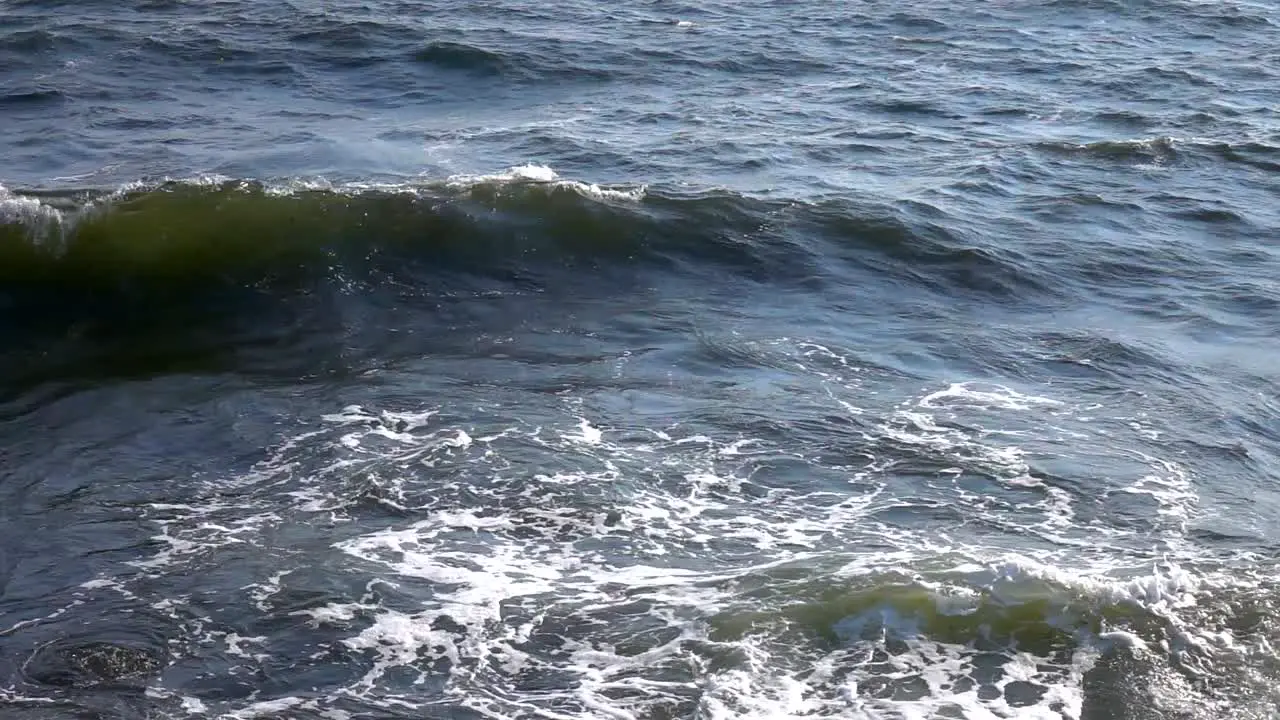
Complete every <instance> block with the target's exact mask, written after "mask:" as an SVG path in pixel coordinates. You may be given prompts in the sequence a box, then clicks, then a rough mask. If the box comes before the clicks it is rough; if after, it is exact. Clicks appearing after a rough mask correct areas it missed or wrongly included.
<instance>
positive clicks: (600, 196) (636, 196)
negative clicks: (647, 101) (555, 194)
mask: <svg viewBox="0 0 1280 720" xmlns="http://www.w3.org/2000/svg"><path fill="white" fill-rule="evenodd" d="M502 184H534V185H545V186H548V187H551V188H555V189H567V190H572V191H573V192H576V193H578V194H579V195H583V196H584V197H589V198H592V199H594V200H601V201H606V200H607V201H625V202H638V201H639V200H641V199H643V198H644V194H645V187H644V186H639V187H633V188H607V187H603V186H600V185H596V184H593V183H586V182H581V181H578V180H565V179H562V178H561V177H560V175H559V174H558V173H557V172H556V171H555V170H552V169H551V168H549V167H547V166H545V165H537V164H533V163H529V164H525V165H516V166H513V167H510V168H507V169H506V170H505V171H503V172H500V173H493V174H489V175H454V176H451V177H450V178H449V179H448V180H447V185H448V186H450V187H453V188H458V189H464V188H471V187H475V186H477V185H502Z"/></svg>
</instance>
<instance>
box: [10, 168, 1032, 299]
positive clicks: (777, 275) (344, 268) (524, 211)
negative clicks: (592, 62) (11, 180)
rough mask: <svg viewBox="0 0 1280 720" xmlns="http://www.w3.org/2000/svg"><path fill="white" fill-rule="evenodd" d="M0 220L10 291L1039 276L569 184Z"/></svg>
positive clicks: (753, 205) (689, 201) (999, 281)
mask: <svg viewBox="0 0 1280 720" xmlns="http://www.w3.org/2000/svg"><path fill="white" fill-rule="evenodd" d="M5 218H7V219H5ZM0 219H2V222H0V292H12V291H13V290H14V288H23V287H25V288H32V287H59V288H63V289H85V288H99V289H101V288H118V287H120V286H122V285H130V284H139V283H141V284H143V285H156V286H172V285H177V286H180V287H185V286H203V285H205V284H209V283H214V284H217V283H225V282H233V283H272V282H277V281H281V280H286V281H296V280H298V279H299V278H316V277H325V276H341V277H343V278H345V279H346V280H348V281H356V282H359V281H360V280H361V279H362V278H363V276H364V275H365V274H367V273H369V272H371V271H384V272H396V271H400V270H404V269H406V268H413V269H415V270H420V271H423V272H435V273H449V272H464V273H471V274H479V275H490V276H495V277H510V276H511V275H512V274H513V273H515V274H528V275H535V276H536V275H543V276H546V275H551V274H554V273H556V272H559V271H563V270H579V271H580V270H592V271H612V270H629V269H634V268H637V267H661V268H663V269H672V268H677V267H679V268H684V269H686V270H689V271H691V272H694V273H729V274H735V275H739V276H743V277H746V278H749V279H751V280H754V281H757V282H765V283H784V284H785V283H792V282H807V283H813V282H820V281H821V279H822V277H823V276H824V269H823V266H824V264H825V263H830V262H831V261H832V260H836V261H838V262H843V263H851V264H854V265H857V266H860V267H862V268H865V269H867V270H870V271H873V272H877V273H884V274H886V275H889V276H899V277H900V278H901V279H903V280H907V281H911V282H919V283H924V284H925V285H930V286H934V285H939V284H947V283H963V284H969V285H970V289H971V290H976V291H979V292H991V291H995V292H999V293H1010V292H1021V291H1027V290H1034V289H1035V288H1036V287H1037V281H1035V280H1034V279H1033V278H1032V277H1031V276H1029V275H1024V274H1022V270H1020V269H1019V268H1018V267H1017V266H1015V265H1012V264H1010V263H1009V262H1008V261H1007V260H1006V259H1003V258H998V257H995V256H992V255H986V254H982V253H975V252H974V251H973V250H971V249H969V248H967V247H966V246H965V243H964V242H963V241H961V240H960V239H958V238H955V237H951V236H950V235H948V234H947V233H946V232H945V231H943V230H942V229H941V228H939V227H937V226H934V225H932V224H930V223H929V222H928V221H927V220H923V219H921V218H915V217H913V216H912V214H911V213H910V212H909V211H907V210H903V209H895V208H873V207H858V206H856V205H852V204H847V203H833V204H826V205H823V204H818V205H811V204H801V203H789V202H781V201H764V200H758V199H752V198H747V197H744V196H739V195H734V194H726V193H709V194H701V195H697V196H682V195H676V194H667V195H664V194H662V193H659V192H650V193H647V194H646V193H644V192H643V191H642V190H639V189H633V190H617V189H602V188H599V187H596V186H590V185H585V184H582V183H575V182H567V181H536V182H526V181H519V182H513V181H510V179H501V180H491V179H490V180H486V179H483V178H482V179H478V180H475V181H472V182H465V183H462V182H455V183H443V184H436V185H429V186H420V187H410V186H395V187H360V188H344V189H340V190H335V189H316V188H308V187H305V186H292V187H288V188H275V187H271V186H267V185H263V184H259V183H249V182H239V181H227V182H222V183H168V184H164V185H161V186H157V187H144V188H137V189H130V190H126V191H122V192H119V193H115V194H110V195H101V194H98V195H96V196H95V195H92V194H81V195H75V194H70V195H68V194H59V195H48V194H46V195H43V196H39V195H27V196H24V197H21V198H19V197H16V196H13V195H12V194H10V195H8V196H0ZM979 278H980V282H979V281H977V279H979ZM975 282H976V284H974V283H975ZM1019 288H1021V290H1019Z"/></svg>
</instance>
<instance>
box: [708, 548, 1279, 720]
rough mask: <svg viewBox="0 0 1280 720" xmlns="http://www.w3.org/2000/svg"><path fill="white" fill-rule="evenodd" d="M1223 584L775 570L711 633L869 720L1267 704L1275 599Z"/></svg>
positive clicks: (753, 584) (1187, 713)
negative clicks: (1268, 602) (842, 700)
mask: <svg viewBox="0 0 1280 720" xmlns="http://www.w3.org/2000/svg"><path fill="white" fill-rule="evenodd" d="M993 570H995V571H996V572H995V574H992V571H993ZM1225 582H1226V583H1227V584H1217V583H1205V584H1203V585H1202V586H1197V587H1190V586H1186V587H1184V586H1181V585H1179V582H1178V580H1177V579H1176V574H1175V575H1171V576H1168V577H1163V578H1161V577H1153V578H1143V579H1140V580H1134V581H1130V582H1119V581H1118V582H1116V583H1114V584H1100V583H1098V582H1096V581H1095V582H1089V583H1083V582H1079V581H1074V580H1072V579H1070V578H1067V577H1052V576H1046V575H1043V574H1041V573H1040V572H1039V571H1036V570H1030V569H1029V568H1012V569H1010V568H1005V569H1004V570H1003V571H1002V570H1000V569H998V568H994V569H993V568H978V567H975V566H971V567H969V568H967V569H958V570H936V569H933V570H928V569H926V570H919V571H916V572H905V571H901V570H898V571H888V572H882V571H877V572H859V573H858V574H854V575H847V574H845V573H843V572H836V573H834V574H833V573H826V572H822V573H820V572H818V571H816V570H807V569H800V568H789V569H775V570H771V571H765V572H761V573H760V574H758V575H757V576H756V577H755V578H753V579H751V580H749V581H745V582H744V581H743V580H741V579H739V580H736V581H735V583H734V589H735V590H736V591H737V593H736V596H737V598H738V599H737V601H735V603H732V604H731V606H730V607H728V608H726V609H724V610H723V611H722V612H720V613H718V614H716V615H715V616H714V617H713V618H712V619H711V621H710V624H711V626H710V633H709V638H710V639H711V640H713V641H715V642H717V643H724V644H725V646H726V647H741V646H742V645H744V644H746V645H748V646H755V647H757V648H759V650H760V653H761V656H762V657H768V658H769V662H771V663H773V664H775V665H777V666H778V670H779V671H780V672H781V671H785V672H790V673H800V675H801V676H802V677H806V678H808V680H807V682H809V683H810V684H811V685H814V684H816V685H823V686H825V685H835V686H841V685H843V686H847V687H850V688H857V689H858V691H859V693H861V694H862V695H863V696H864V697H871V698H873V701H872V705H873V706H874V707H875V712H880V713H884V714H883V715H876V714H872V715H871V717H881V716H883V717H893V718H898V717H903V718H906V717H975V716H977V715H975V714H974V713H975V712H976V711H977V709H978V708H979V706H981V707H983V708H987V710H988V711H989V709H990V707H991V704H992V703H993V702H995V704H996V705H1001V704H1003V705H1005V706H1006V707H1007V708H1008V710H1009V712H1010V713H1011V714H1010V715H1008V717H1023V716H1026V717H1040V716H1042V715H1037V714H1036V713H1041V714H1043V713H1052V714H1051V715H1043V716H1045V717H1069V718H1088V719H1090V720H1103V719H1110V718H1126V719H1137V718H1141V719H1149V720H1155V719H1156V718H1161V719H1164V718H1181V717H1196V718H1200V717H1212V716H1213V712H1214V711H1215V708H1219V709H1225V708H1237V709H1239V708H1242V707H1264V708H1265V707H1270V705H1269V704H1268V702H1269V700H1268V698H1270V696H1271V693H1270V690H1269V688H1270V683H1269V681H1268V680H1267V678H1269V677H1273V676H1274V675H1273V673H1274V670H1275V664H1276V663H1275V661H1274V659H1270V660H1263V661H1261V662H1260V660H1262V658H1261V657H1260V655H1259V653H1260V651H1262V650H1264V649H1265V648H1267V647H1270V645H1271V643H1273V642H1275V641H1278V640H1280V629H1278V628H1277V627H1276V626H1275V623H1274V622H1270V621H1268V620H1266V613H1265V612H1262V613H1260V612H1259V610H1260V607H1259V605H1258V602H1259V597H1260V596H1268V595H1269V594H1270V593H1269V592H1267V591H1263V590H1262V589H1261V588H1260V587H1259V586H1256V585H1254V586H1253V587H1252V590H1248V591H1242V590H1241V588H1240V587H1234V586H1233V587H1228V586H1227V585H1228V584H1230V583H1229V581H1225ZM1246 584H1249V583H1246ZM1229 637H1234V638H1249V639H1250V642H1249V643H1248V644H1238V643H1234V642H1230V641H1227V640H1225V638H1229ZM815 658H820V659H819V660H817V661H816V662H815ZM739 661H742V662H745V661H746V660H744V659H739ZM824 672H825V673H828V675H827V676H823V673H824ZM1019 713H1022V714H1019ZM1259 717H1261V716H1259Z"/></svg>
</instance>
